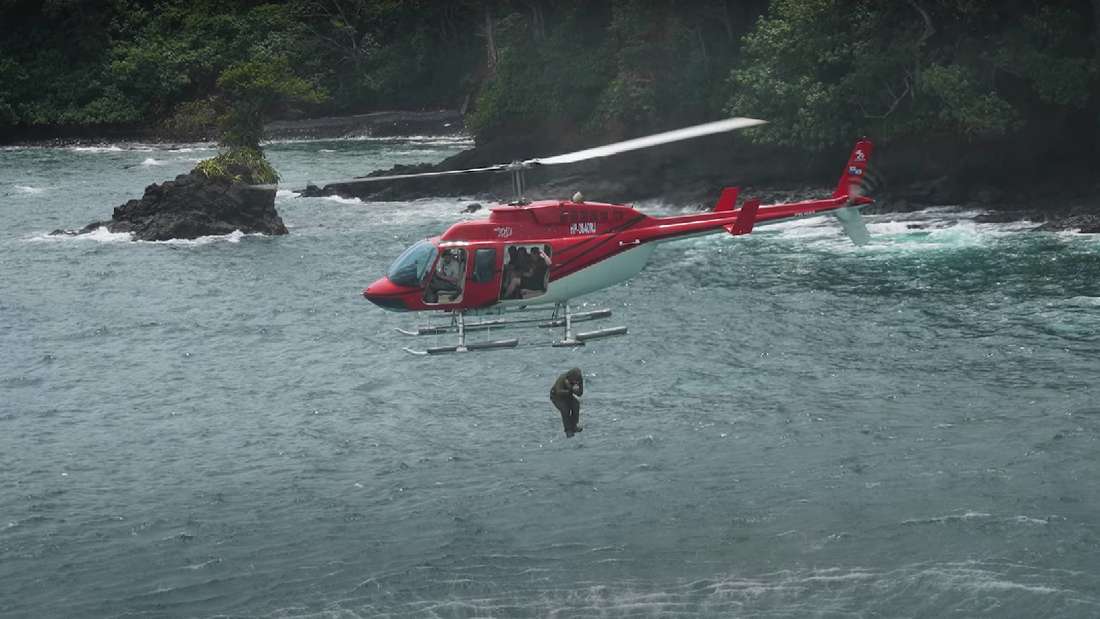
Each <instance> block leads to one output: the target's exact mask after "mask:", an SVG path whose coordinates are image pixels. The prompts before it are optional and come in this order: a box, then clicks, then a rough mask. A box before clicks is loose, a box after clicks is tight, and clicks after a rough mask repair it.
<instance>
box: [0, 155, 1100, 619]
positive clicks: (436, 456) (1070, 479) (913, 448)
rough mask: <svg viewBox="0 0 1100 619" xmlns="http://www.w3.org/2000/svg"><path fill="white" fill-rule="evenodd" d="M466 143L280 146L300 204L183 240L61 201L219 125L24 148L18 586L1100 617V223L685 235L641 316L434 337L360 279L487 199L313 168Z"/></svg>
mask: <svg viewBox="0 0 1100 619" xmlns="http://www.w3.org/2000/svg"><path fill="white" fill-rule="evenodd" d="M466 146H468V144H466V143H464V142H462V141H461V140H456V139H436V138H430V137H426V138H416V139H408V140H353V141H341V142H309V141H303V142H281V143H274V144H271V145H269V146H268V153H269V156H270V158H271V159H272V160H273V162H274V164H275V166H276V167H277V168H278V169H279V170H280V171H281V173H282V174H283V178H284V182H283V184H282V187H283V190H281V191H280V193H279V196H278V198H277V208H278V209H279V211H280V213H281V214H282V216H283V218H284V219H285V221H286V223H287V225H288V227H289V228H290V234H289V235H288V236H285V237H280V238H268V237H263V236H252V235H241V234H232V235H228V236H224V237H215V238H207V239H199V240H196V241H180V242H166V243H135V242H131V241H129V240H128V239H127V237H125V236H124V235H112V234H108V233H105V232H99V233H96V234H93V235H89V236H87V237H81V238H70V237H51V236H48V234H47V233H48V232H50V231H51V230H53V229H55V228H73V227H79V226H82V225H84V224H85V223H87V222H89V221H93V220H97V219H105V218H107V217H109V215H110V211H111V209H112V208H113V207H114V206H117V205H118V204H121V203H122V202H124V201H125V200H127V199H130V198H135V197H138V196H140V194H141V192H142V190H143V188H144V187H145V185H147V184H149V183H152V182H157V181H160V180H165V179H168V178H171V177H173V176H175V175H176V174H179V173H183V172H185V171H187V170H188V169H189V168H190V167H191V166H193V165H194V163H195V162H196V161H198V160H199V159H201V158H204V157H208V156H211V155H212V154H214V152H215V151H214V150H213V149H212V148H211V147H210V145H201V144H200V145H188V146H184V147H177V148H167V147H163V146H151V145H140V144H119V145H107V146H103V147H95V148H6V149H2V150H0V216H2V220H3V222H4V224H5V225H4V227H3V229H2V230H0V616H4V617H9V616H10V617H215V616H233V617H253V616H255V617H524V616H535V617H588V616H591V617H646V616H659V617H675V616H766V617H849V616H852V617H944V616H964V617H1043V616H1058V617H1095V616H1098V615H1100V484H1098V483H1097V482H1098V479H1097V478H1098V472H1100V455H1098V454H1100V441H1098V437H1100V404H1097V401H1098V398H1097V389H1096V384H1095V381H1096V379H1097V377H1098V376H1100V372H1098V369H1100V356H1098V353H1100V284H1098V282H1100V238H1097V237H1095V236H1088V235H1077V234H1073V233H1062V234H1055V233H1034V232H1028V231H1027V228H1028V226H1026V225H1018V224H1001V225H993V224H977V223H974V215H975V213H972V212H965V211H959V210H957V209H952V208H949V207H944V208H941V209H931V210H928V211H924V212H920V213H913V214H906V215H891V214H884V215H874V216H871V217H869V218H868V220H869V228H870V230H871V233H872V234H873V236H874V238H875V240H874V242H873V243H872V244H871V245H869V246H867V247H863V248H856V247H853V246H851V245H850V244H849V243H848V241H847V240H846V239H845V238H844V236H843V235H842V234H841V233H840V232H839V229H838V228H837V227H835V226H834V225H833V224H832V223H830V222H829V221H826V220H824V219H821V220H803V221H800V222H798V223H791V224H784V225H779V226H771V227H767V228H762V229H758V230H757V231H754V232H753V234H752V235H750V236H748V237H740V238H737V239H731V238H729V237H723V236H711V237H703V238H696V239H691V240H686V241H682V242H678V243H670V244H666V245H662V246H661V247H660V248H659V249H658V250H657V252H656V253H655V255H654V258H653V260H652V262H651V263H650V266H649V267H648V268H647V269H646V270H645V271H643V272H642V273H641V274H640V275H639V276H637V277H636V278H634V279H633V280H631V281H630V282H629V283H628V284H625V285H621V286H618V287H615V288H612V289H608V290H606V291H603V292H600V293H596V294H593V295H591V296H590V297H585V298H582V299H580V301H583V302H584V304H585V306H586V307H608V308H611V309H612V310H613V311H614V313H615V316H614V317H613V318H612V319H610V321H605V324H607V325H612V324H625V325H627V326H629V328H630V334H629V335H628V336H626V337H622V338H614V339H609V340H605V341H601V342H596V343H593V344H590V345H589V346H587V347H584V348H581V349H572V350H570V349H556V348H550V347H546V346H536V345H532V346H521V347H520V348H517V349H515V350H504V351H494V352H480V353H470V354H466V355H453V356H443V357H427V358H424V357H413V356H410V355H407V354H405V353H404V352H402V350H401V348H402V347H403V346H407V345H410V344H411V343H415V345H417V346H421V345H432V344H435V343H444V342H442V341H440V342H435V341H431V340H430V339H429V341H428V342H421V341H419V340H418V341H415V342H412V341H410V340H409V339H407V338H402V336H400V335H398V334H397V333H396V332H395V331H394V328H395V327H399V326H410V324H411V322H412V321H413V317H412V316H409V315H398V314H391V313H387V312H384V311H382V310H381V309H379V308H377V307H374V306H373V305H371V304H369V303H367V302H366V301H365V300H363V299H362V298H361V297H360V296H359V293H360V290H361V289H362V288H363V287H364V286H365V285H366V284H368V283H370V282H371V281H373V280H374V279H375V278H376V277H378V276H379V275H381V274H383V273H384V271H385V268H386V266H387V265H388V263H389V262H390V261H391V260H392V259H393V258H394V257H395V256H396V255H397V254H398V253H399V252H400V251H401V250H402V249H403V248H404V247H405V246H406V245H408V244H410V243H411V242H413V241H415V240H417V239H418V238H421V237H424V236H429V235H432V234H435V233H438V232H441V231H442V230H444V229H445V228H446V227H447V226H448V225H449V224H450V223H452V222H454V221H457V220H459V219H462V218H469V217H477V216H478V214H473V215H468V214H461V213H460V211H461V209H462V207H463V206H464V205H465V204H466V202H467V201H466V200H462V199H454V198H438V199H425V200H418V201H415V202H411V203H373V204H364V203H361V202H358V201H355V200H337V199H305V198H299V197H296V196H295V194H294V193H293V192H292V190H293V189H296V188H299V187H301V186H303V185H304V184H305V182H306V181H307V180H315V181H323V180H332V179H338V178H345V177H348V176H353V175H356V174H362V173H365V172H367V171H369V170H372V169H375V168H379V167H389V165H391V164H392V163H413V162H417V161H434V160H438V159H441V158H443V157H444V156H446V155H448V154H451V153H454V152H457V151H458V150H460V149H462V148H463V147H466ZM716 191H717V188H716ZM589 197H590V198H591V199H597V200H598V199H599V196H589ZM640 207H641V208H643V210H646V211H647V212H654V213H661V212H669V211H674V210H676V206H675V205H667V204H661V203H657V202H654V203H647V204H642V205H640ZM601 326H602V325H601ZM517 335H518V337H520V338H521V339H522V340H523V341H524V343H528V342H529V343H531V344H538V343H540V342H544V341H547V339H548V334H545V333H538V332H536V331H534V330H525V331H522V332H519V333H517ZM540 338H541V339H540ZM574 365H575V366H579V367H580V368H581V369H582V370H583V371H584V373H585V377H586V394H585V398H584V403H583V406H582V410H581V423H582V425H583V426H584V428H585V431H584V432H583V433H582V434H579V435H577V436H576V437H574V438H572V439H566V438H565V437H564V435H563V434H562V431H561V423H560V419H559V417H558V415H557V413H556V411H555V410H554V409H553V408H552V407H551V405H550V403H549V401H548V398H547V393H548V390H549V387H550V383H551V382H552V381H553V379H554V378H555V377H556V375H557V374H558V373H560V372H562V371H564V370H566V369H568V368H569V367H571V366H574Z"/></svg>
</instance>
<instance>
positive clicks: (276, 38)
mask: <svg viewBox="0 0 1100 619" xmlns="http://www.w3.org/2000/svg"><path fill="white" fill-rule="evenodd" d="M0 22H2V23H3V24H4V28H3V29H2V30H0V140H5V141H11V140H18V139H24V140H25V139H42V138H51V137H71V136H108V135H114V134H119V133H121V134H135V133H138V134H145V135H155V136H159V137H163V138H168V139H183V138H195V137H218V138H220V139H222V140H223V141H225V142H227V143H239V144H244V145H250V144H253V143H255V142H256V141H257V140H258V139H259V134H258V133H257V131H258V127H262V122H263V121H264V120H271V119H275V118H295V117H302V116H323V115H340V114H350V113H361V112H369V111H376V110H383V109H439V108H451V109H461V110H462V111H463V113H464V114H465V117H466V120H467V127H468V129H469V131H470V132H471V133H472V134H473V135H474V136H475V138H476V140H477V142H478V143H479V144H484V143H486V142H488V141H492V140H494V139H496V138H499V137H504V136H508V135H510V134H514V133H517V132H522V133H524V134H526V135H534V136H539V137H541V138H543V139H545V140H546V141H548V142H550V143H552V144H554V145H555V146H561V147H568V146H578V145H582V144H591V143H596V142H602V141H606V140H613V139H619V138H624V137H629V136H633V135H640V134H644V133H647V132H652V131H656V130H662V129H668V128H672V127H676V126H682V125H686V124H691V123H695V122H702V121H705V120H711V119H715V118H719V117H723V116H728V115H743V116H755V117H760V118H766V119H768V120H769V121H771V125H769V127H768V130H766V131H756V132H749V133H750V135H749V136H748V137H749V139H751V140H755V141H757V142H763V143H768V144H771V145H773V146H781V147H786V148H793V149H799V150H803V151H808V152H823V151H826V150H828V149H836V148H838V147H841V146H845V145H847V144H849V143H850V141H851V139H852V137H853V136H856V135H861V134H867V135H873V136H875V137H876V139H878V140H879V141H880V143H883V142H885V143H892V144H898V145H905V144H909V145H917V146H919V147H920V149H923V150H922V151H921V152H923V153H925V154H926V156H927V153H928V152H929V150H928V149H932V148H934V149H936V150H939V149H952V148H963V149H964V150H965V149H966V148H971V149H973V148H982V149H986V150H985V151H984V152H996V153H997V156H998V157H1001V158H1004V159H1006V160H1011V161H1012V162H1015V163H1017V164H1021V165H1026V164H1028V163H1029V162H1034V161H1036V160H1039V159H1043V160H1049V159H1050V157H1065V156H1074V157H1079V156H1082V155H1087V156H1088V157H1090V158H1093V159H1095V157H1096V152H1097V146H1098V142H1100V0H1063V1H1055V0H1051V1H1039V0H1005V1H1003V2H997V3H987V2H978V1H975V0H899V1H898V2H879V1H875V0H771V1H768V0H748V1H736V0H695V1H690V2H689V1H682V0H681V1H677V0H557V1H554V0H483V1H473V0H452V1H450V2H435V1H432V0H286V1H283V2H263V1H255V0H253V1H248V0H245V1H238V2H214V1H212V0H198V1H194V0H157V1H139V0H44V1H29V0H0ZM548 152H549V151H548Z"/></svg>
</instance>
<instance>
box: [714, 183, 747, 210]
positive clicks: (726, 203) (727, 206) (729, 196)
mask: <svg viewBox="0 0 1100 619" xmlns="http://www.w3.org/2000/svg"><path fill="white" fill-rule="evenodd" d="M740 191H741V188H740V187H726V188H725V189H723V190H722V195H720V196H718V202H717V203H715V205H714V212H715V213H721V212H723V211H732V210H733V207H734V205H736V204H737V194H738V192H740Z"/></svg>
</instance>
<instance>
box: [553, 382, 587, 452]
mask: <svg viewBox="0 0 1100 619" xmlns="http://www.w3.org/2000/svg"><path fill="white" fill-rule="evenodd" d="M582 395H584V376H583V375H581V370H580V368H573V369H571V370H569V371H568V372H566V373H565V374H562V375H561V376H559V377H558V379H557V380H556V381H554V386H553V387H551V388H550V401H551V402H553V403H554V406H555V407H556V408H557V409H558V412H559V413H561V423H562V426H564V428H565V435H566V436H573V434H574V433H575V432H580V431H581V429H582V428H581V427H580V426H578V425H577V422H579V421H580V418H581V402H580V399H579V398H580V396H582Z"/></svg>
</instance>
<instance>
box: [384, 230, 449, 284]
mask: <svg viewBox="0 0 1100 619" xmlns="http://www.w3.org/2000/svg"><path fill="white" fill-rule="evenodd" d="M436 253H437V250H436V248H435V245H432V244H431V243H430V242H429V241H419V242H417V243H416V244H414V245H412V246H411V247H409V248H408V249H406V250H405V251H403V252H401V255H400V256H398V257H397V260H394V261H393V264H392V265H390V270H389V273H386V277H388V278H389V279H390V281H391V282H393V283H395V284H397V285H398V286H413V287H415V286H419V285H420V282H422V281H424V273H425V272H427V270H428V265H430V264H431V263H432V262H434V261H435V255H436Z"/></svg>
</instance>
